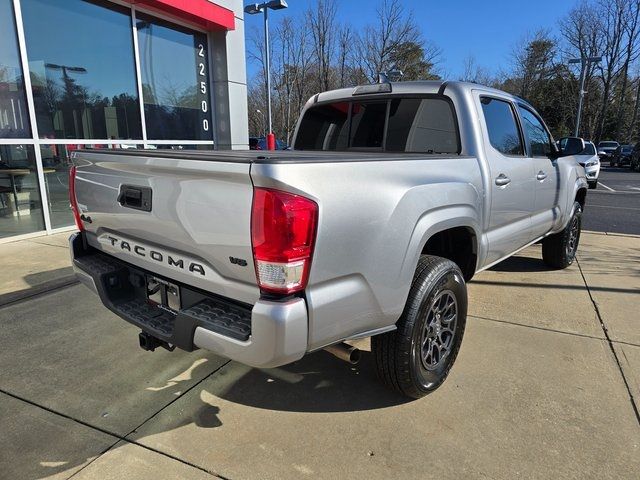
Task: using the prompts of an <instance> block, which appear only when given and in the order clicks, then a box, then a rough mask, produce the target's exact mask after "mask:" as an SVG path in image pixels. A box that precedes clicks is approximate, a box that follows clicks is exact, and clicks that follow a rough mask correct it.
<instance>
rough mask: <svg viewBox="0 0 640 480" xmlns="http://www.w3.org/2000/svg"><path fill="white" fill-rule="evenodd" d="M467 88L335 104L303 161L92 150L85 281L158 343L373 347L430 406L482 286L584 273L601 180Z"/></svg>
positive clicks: (252, 348)
mask: <svg viewBox="0 0 640 480" xmlns="http://www.w3.org/2000/svg"><path fill="white" fill-rule="evenodd" d="M559 144H560V145H562V149H560V147H558V146H557V145H558V144H556V142H554V140H553V138H552V136H551V135H550V133H549V130H548V129H547V127H546V126H545V124H544V122H543V121H542V119H541V118H540V117H539V115H538V114H537V113H536V112H535V110H534V109H533V108H532V107H531V106H530V105H528V104H527V103H526V102H525V101H523V100H521V99H519V98H516V97H513V96H511V95H508V94H506V93H504V92H501V91H498V90H493V89H489V88H485V87H482V86H479V85H473V84H466V83H459V82H402V83H393V84H391V83H381V84H374V85H366V86H362V87H356V88H348V89H342V90H336V91H331V92H325V93H320V94H318V95H315V96H314V97H313V98H311V99H310V100H309V101H308V102H307V104H306V106H305V108H304V111H303V112H302V114H301V117H300V120H299V122H298V126H297V129H296V134H295V139H294V142H293V146H294V149H293V150H292V151H277V152H263V151H259V152H255V151H186V150H167V151H160V150H154V151H148V150H147V151H145V150H138V151H132V150H120V151H118V150H109V151H104V150H102V151H97V150H94V151H90V150H89V151H87V150H85V151H78V152H77V153H75V155H74V166H73V167H72V168H71V172H70V200H71V205H72V210H73V211H74V216H75V218H76V223H77V226H78V228H79V230H80V232H79V233H78V234H75V235H73V236H72V237H71V239H70V242H71V252H72V257H73V265H74V268H75V271H76V272H77V275H78V278H79V279H80V280H81V281H82V282H83V283H84V284H86V285H87V286H88V287H89V288H91V289H92V290H93V291H94V292H96V293H97V294H98V295H99V296H100V298H101V300H102V302H103V303H104V305H105V306H106V307H107V308H108V309H110V310H111V311H113V312H114V313H116V314H117V315H119V316H120V317H122V318H123V319H125V320H126V321H128V322H130V323H133V324H134V325H137V326H138V327H140V329H141V333H140V345H141V346H142V347H143V348H145V349H147V350H153V349H154V348H156V347H159V346H161V347H165V348H168V349H173V348H175V347H178V348H181V349H184V350H187V351H191V350H194V349H196V348H202V349H207V350H211V351H213V352H215V353H216V354H219V355H223V356H225V357H228V358H231V359H233V360H237V361H239V362H242V363H245V364H247V365H251V366H255V367H261V368H266V367H275V366H279V365H284V364H287V363H290V362H294V361H296V360H298V359H300V358H301V357H302V356H304V355H305V354H306V353H309V352H313V351H315V350H319V349H324V348H326V349H329V350H330V351H332V352H333V353H334V354H336V355H338V356H340V357H341V358H345V359H350V360H352V361H354V360H355V357H356V356H357V351H356V350H355V349H353V348H352V347H349V346H348V345H347V344H345V343H343V342H345V341H348V340H354V339H360V338H365V337H372V340H371V348H372V353H373V355H372V356H373V358H374V362H375V366H376V370H377V371H378V373H379V376H380V378H381V380H382V381H383V382H384V383H385V384H386V385H388V386H389V387H391V388H393V389H395V390H397V391H399V392H400V393H402V394H404V395H406V396H409V397H414V398H418V397H421V396H423V395H425V394H427V393H429V392H431V391H433V390H435V389H436V388H437V387H438V386H439V385H441V384H442V382H443V381H444V379H445V378H446V376H447V374H448V372H449V370H450V369H451V366H452V365H453V363H454V361H455V358H456V355H457V353H458V350H459V348H460V343H461V340H462V336H463V332H464V328H465V321H466V314H467V291H466V287H465V282H467V281H469V280H470V279H471V278H472V277H473V275H474V274H475V273H476V272H479V271H481V270H484V269H486V268H489V267H491V266H492V265H494V264H496V263H498V262H500V261H501V260H503V259H505V258H507V257H509V256H510V255H513V254H514V253H516V252H517V251H518V250H520V249H522V248H524V247H526V246H528V245H531V244H533V243H535V242H538V241H542V256H543V260H544V262H546V264H548V265H549V266H550V268H565V267H567V266H569V265H571V263H572V262H573V260H574V257H575V255H576V250H577V247H578V241H579V237H580V225H581V213H582V209H583V207H584V204H585V197H586V193H587V181H586V178H585V173H584V169H583V168H582V167H580V166H579V165H578V163H577V162H576V160H575V158H574V157H573V155H575V154H576V153H579V152H581V151H582V150H583V149H584V142H583V141H582V140H581V139H579V138H567V139H564V140H563V141H562V142H561V143H559Z"/></svg>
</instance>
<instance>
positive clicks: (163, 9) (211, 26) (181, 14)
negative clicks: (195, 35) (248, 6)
mask: <svg viewBox="0 0 640 480" xmlns="http://www.w3.org/2000/svg"><path fill="white" fill-rule="evenodd" d="M125 1H127V2H128V3H135V4H138V5H143V6H145V7H147V8H149V9H151V10H155V11H156V12H159V13H164V14H168V15H171V16H173V17H176V18H179V19H180V20H183V21H186V22H188V23H191V24H193V25H197V26H199V27H201V28H202V27H204V28H206V29H207V30H234V29H235V17H234V15H233V12H232V11H231V10H228V9H226V8H224V7H221V6H220V5H216V4H215V3H211V2H210V1H209V0H125Z"/></svg>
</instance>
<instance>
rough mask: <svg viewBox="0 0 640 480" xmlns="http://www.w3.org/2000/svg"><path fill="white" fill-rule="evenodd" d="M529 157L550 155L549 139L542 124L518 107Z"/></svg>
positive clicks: (527, 111) (528, 112) (532, 115)
mask: <svg viewBox="0 0 640 480" xmlns="http://www.w3.org/2000/svg"><path fill="white" fill-rule="evenodd" d="M518 108H519V110H520V117H521V118H522V126H523V127H524V133H525V135H526V137H527V141H528V142H529V148H530V149H531V155H532V156H534V157H546V156H548V155H549V154H550V153H551V139H550V138H549V134H548V133H547V130H546V129H545V128H544V125H542V122H541V121H540V120H539V119H538V118H537V117H536V116H535V115H534V114H533V113H531V112H530V111H529V110H528V109H526V108H522V107H520V106H518Z"/></svg>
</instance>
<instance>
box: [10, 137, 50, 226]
mask: <svg viewBox="0 0 640 480" xmlns="http://www.w3.org/2000/svg"><path fill="white" fill-rule="evenodd" d="M40 230H44V220H43V217H42V202H41V201H40V189H39V187H38V174H37V172H36V159H35V152H34V150H33V146H32V145H0V238H3V237H11V236H14V235H21V234H24V233H31V232H37V231H40Z"/></svg>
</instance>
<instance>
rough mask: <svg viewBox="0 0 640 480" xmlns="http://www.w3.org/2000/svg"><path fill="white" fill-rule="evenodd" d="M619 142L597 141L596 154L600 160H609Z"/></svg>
mask: <svg viewBox="0 0 640 480" xmlns="http://www.w3.org/2000/svg"><path fill="white" fill-rule="evenodd" d="M619 146H620V144H619V143H618V142H610V141H605V142H600V143H598V156H599V157H600V160H611V157H612V156H613V153H614V152H615V151H616V148H618V147H619Z"/></svg>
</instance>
